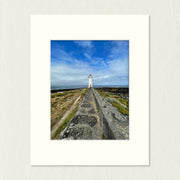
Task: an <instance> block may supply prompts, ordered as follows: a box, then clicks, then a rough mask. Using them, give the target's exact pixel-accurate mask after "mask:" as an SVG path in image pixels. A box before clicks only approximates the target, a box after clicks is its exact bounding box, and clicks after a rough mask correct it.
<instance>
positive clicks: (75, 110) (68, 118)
mask: <svg viewBox="0 0 180 180" xmlns="http://www.w3.org/2000/svg"><path fill="white" fill-rule="evenodd" d="M77 109H78V105H77V106H76V108H75V109H73V111H72V112H71V113H70V114H69V115H68V117H67V118H66V119H65V121H64V122H63V124H61V126H59V127H58V129H57V130H56V132H55V134H54V135H53V137H52V139H56V138H57V136H58V135H59V134H60V132H61V131H63V130H64V129H65V127H66V126H67V124H68V123H69V121H70V120H71V119H72V118H73V117H74V115H75V114H76V112H77Z"/></svg>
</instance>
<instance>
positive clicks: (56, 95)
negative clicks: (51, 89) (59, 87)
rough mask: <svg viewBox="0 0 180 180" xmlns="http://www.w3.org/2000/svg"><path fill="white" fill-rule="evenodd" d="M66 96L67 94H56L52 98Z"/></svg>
mask: <svg viewBox="0 0 180 180" xmlns="http://www.w3.org/2000/svg"><path fill="white" fill-rule="evenodd" d="M64 95H66V93H54V94H51V98H54V97H59V96H64Z"/></svg>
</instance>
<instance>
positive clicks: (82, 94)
mask: <svg viewBox="0 0 180 180" xmlns="http://www.w3.org/2000/svg"><path fill="white" fill-rule="evenodd" d="M87 90H88V89H87V88H86V89H85V90H84V92H82V93H81V96H82V97H84V95H85V94H86V92H87Z"/></svg>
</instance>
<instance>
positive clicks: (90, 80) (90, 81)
mask: <svg viewBox="0 0 180 180" xmlns="http://www.w3.org/2000/svg"><path fill="white" fill-rule="evenodd" d="M88 78H89V88H91V87H92V78H93V77H92V75H91V74H90V75H89V77H88Z"/></svg>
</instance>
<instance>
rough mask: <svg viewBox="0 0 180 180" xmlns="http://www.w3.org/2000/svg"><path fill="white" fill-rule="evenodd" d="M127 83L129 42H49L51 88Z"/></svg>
mask: <svg viewBox="0 0 180 180" xmlns="http://www.w3.org/2000/svg"><path fill="white" fill-rule="evenodd" d="M89 74H92V76H93V85H104V86H108V85H125V86H127V85H129V41H59V40H57V41H55V40H52V41H51V88H60V87H64V86H71V85H72V86H77V85H88V75H89Z"/></svg>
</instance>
